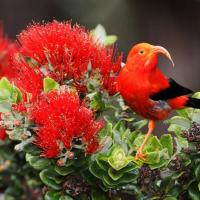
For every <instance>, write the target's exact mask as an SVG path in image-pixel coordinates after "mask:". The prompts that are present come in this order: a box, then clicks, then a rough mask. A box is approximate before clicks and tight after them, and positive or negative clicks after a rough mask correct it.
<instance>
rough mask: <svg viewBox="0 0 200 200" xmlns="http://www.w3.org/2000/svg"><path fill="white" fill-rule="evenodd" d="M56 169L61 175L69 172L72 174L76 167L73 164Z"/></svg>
mask: <svg viewBox="0 0 200 200" xmlns="http://www.w3.org/2000/svg"><path fill="white" fill-rule="evenodd" d="M55 171H56V172H57V173H58V174H60V175H61V176H67V175H69V174H71V173H72V172H74V167H73V166H69V167H66V166H63V167H58V166H56V167H55Z"/></svg>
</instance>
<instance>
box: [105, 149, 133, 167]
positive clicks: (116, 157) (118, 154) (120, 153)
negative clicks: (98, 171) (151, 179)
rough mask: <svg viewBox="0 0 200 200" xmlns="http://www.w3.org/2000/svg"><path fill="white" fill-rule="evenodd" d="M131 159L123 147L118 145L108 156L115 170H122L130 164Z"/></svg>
mask: <svg viewBox="0 0 200 200" xmlns="http://www.w3.org/2000/svg"><path fill="white" fill-rule="evenodd" d="M129 162H130V160H129V159H128V158H127V157H126V155H125V152H124V150H123V149H122V148H120V147H117V148H115V149H114V150H113V152H112V155H111V156H110V157H109V158H108V163H109V164H110V166H111V167H112V168H114V169H115V170H117V171H118V170H120V169H122V168H124V167H126V166H127V165H128V164H129Z"/></svg>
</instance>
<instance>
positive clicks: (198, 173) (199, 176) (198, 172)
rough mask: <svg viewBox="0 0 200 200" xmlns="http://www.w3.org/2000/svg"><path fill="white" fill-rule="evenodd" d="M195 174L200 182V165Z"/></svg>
mask: <svg viewBox="0 0 200 200" xmlns="http://www.w3.org/2000/svg"><path fill="white" fill-rule="evenodd" d="M194 173H195V176H196V178H197V180H198V181H199V182H200V164H199V165H197V167H196V168H195V171H194Z"/></svg>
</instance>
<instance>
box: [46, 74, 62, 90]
mask: <svg viewBox="0 0 200 200" xmlns="http://www.w3.org/2000/svg"><path fill="white" fill-rule="evenodd" d="M43 87H44V92H45V93H48V92H49V91H51V90H57V89H59V87H60V85H59V84H58V83H57V82H56V81H54V79H52V78H50V77H46V78H44V80H43Z"/></svg>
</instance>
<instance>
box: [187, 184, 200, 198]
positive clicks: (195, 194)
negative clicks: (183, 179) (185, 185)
mask: <svg viewBox="0 0 200 200" xmlns="http://www.w3.org/2000/svg"><path fill="white" fill-rule="evenodd" d="M188 193H189V196H190V198H191V200H199V197H200V192H199V190H198V187H197V183H196V182H194V183H193V184H191V185H190V187H189V189H188Z"/></svg>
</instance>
